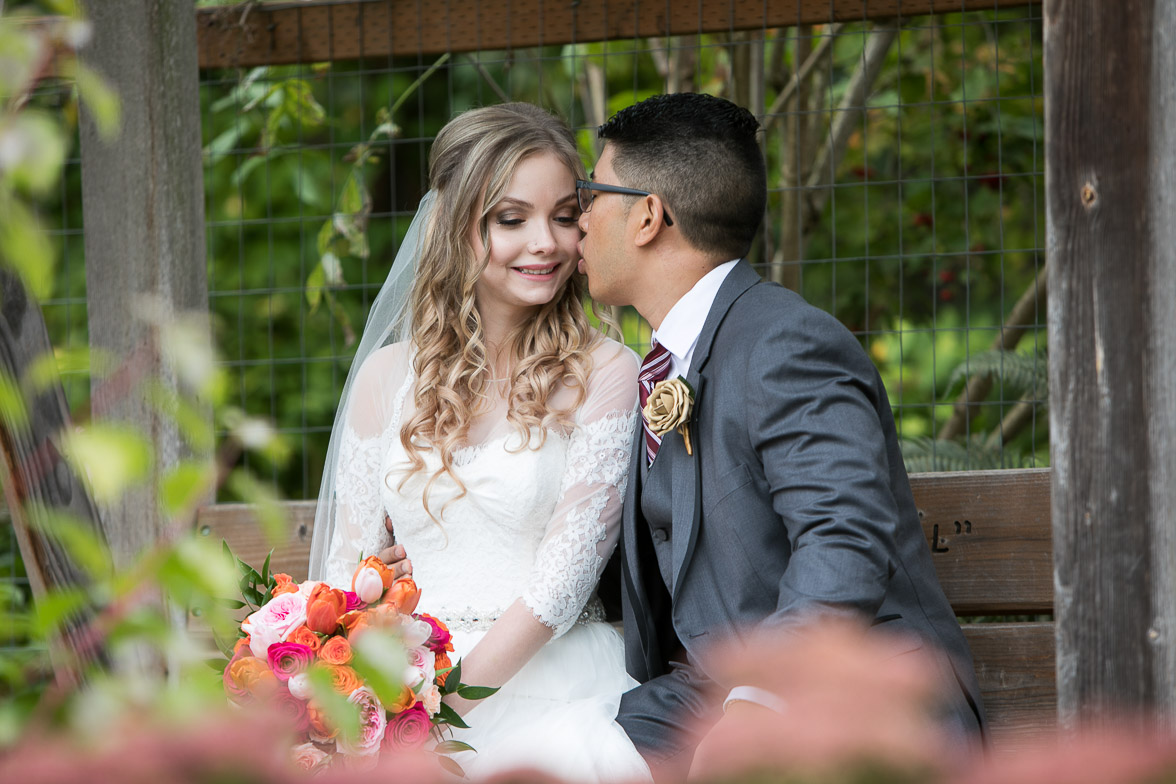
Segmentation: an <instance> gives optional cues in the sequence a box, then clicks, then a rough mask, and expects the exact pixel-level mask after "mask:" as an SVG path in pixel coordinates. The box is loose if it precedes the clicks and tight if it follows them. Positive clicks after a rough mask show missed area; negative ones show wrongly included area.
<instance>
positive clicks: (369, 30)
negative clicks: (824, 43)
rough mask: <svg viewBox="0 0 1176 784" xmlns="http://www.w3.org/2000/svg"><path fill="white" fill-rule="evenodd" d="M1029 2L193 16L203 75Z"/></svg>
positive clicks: (902, 0)
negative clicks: (224, 70) (208, 71)
mask: <svg viewBox="0 0 1176 784" xmlns="http://www.w3.org/2000/svg"><path fill="white" fill-rule="evenodd" d="M1026 5H1032V4H1031V3H1026V2H1025V0H768V1H767V2H764V0H700V1H699V2H692V3H652V2H645V3H642V2H639V0H579V2H565V1H563V0H561V1H560V2H552V0H546V2H545V1H544V0H511V1H510V2H508V3H498V4H490V3H487V2H484V1H483V0H450V1H449V2H445V3H442V2H435V1H434V2H420V1H419V0H349V2H323V1H322V0H319V1H318V2H301V3H266V4H264V5H257V4H253V3H250V4H243V7H225V8H205V9H201V10H199V11H198V12H197V19H198V21H197V34H198V37H199V50H200V67H201V68H232V67H252V66H258V65H283V64H291V63H312V62H326V61H330V60H355V59H360V58H365V57H384V58H386V57H392V56H406V55H407V56H415V55H438V54H441V53H444V52H474V51H485V50H497V49H516V48H521V47H530V46H544V45H562V44H570V43H583V42H592V41H604V40H616V39H626V38H646V37H650V36H669V35H693V34H697V33H725V32H732V31H736V30H762V29H765V28H776V27H792V26H794V25H800V24H819V23H825V22H853V21H862V20H866V19H883V18H887V17H898V16H901V17H911V16H917V15H921V14H930V13H954V12H959V11H968V10H978V11H991V10H993V9H996V8H1005V7H1015V6H1026Z"/></svg>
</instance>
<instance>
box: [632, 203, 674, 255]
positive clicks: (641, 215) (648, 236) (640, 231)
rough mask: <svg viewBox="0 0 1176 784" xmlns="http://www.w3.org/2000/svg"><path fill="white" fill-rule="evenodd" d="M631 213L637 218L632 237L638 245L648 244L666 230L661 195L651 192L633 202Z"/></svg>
mask: <svg viewBox="0 0 1176 784" xmlns="http://www.w3.org/2000/svg"><path fill="white" fill-rule="evenodd" d="M631 214H632V215H634V216H635V217H636V218H637V219H638V224H637V234H636V235H635V236H634V237H633V241H634V243H636V244H637V246H638V247H644V246H645V245H648V244H649V243H651V242H653V240H654V238H655V237H657V236H658V235H659V234H661V233H662V232H663V231H666V223H665V208H664V206H663V205H662V201H661V197H660V196H658V195H656V194H652V193H651V194H650V195H648V196H645V197H643V198H642V199H641V201H639V202H637V203H636V204H634V205H633V212H632V213H631Z"/></svg>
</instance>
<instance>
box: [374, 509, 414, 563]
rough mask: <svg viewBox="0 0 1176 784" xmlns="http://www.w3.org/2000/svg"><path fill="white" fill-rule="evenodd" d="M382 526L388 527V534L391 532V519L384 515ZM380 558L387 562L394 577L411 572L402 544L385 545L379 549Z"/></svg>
mask: <svg viewBox="0 0 1176 784" xmlns="http://www.w3.org/2000/svg"><path fill="white" fill-rule="evenodd" d="M384 527H385V528H387V529H388V534H389V535H391V534H392V521H391V520H390V519H389V518H388V517H387V516H385V517H384ZM380 560H381V561H383V562H384V563H386V564H388V566H390V567H391V568H392V574H393V575H394V577H395V579H400V578H401V577H407V576H408V575H410V574H412V561H410V560H408V554H407V553H405V551H404V545H402V544H394V545H392V546H391V547H385V548H384V549H383V550H381V551H380Z"/></svg>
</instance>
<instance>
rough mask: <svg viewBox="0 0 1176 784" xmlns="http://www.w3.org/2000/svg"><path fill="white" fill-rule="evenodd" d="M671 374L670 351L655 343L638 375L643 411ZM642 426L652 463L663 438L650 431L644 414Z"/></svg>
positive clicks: (649, 459)
mask: <svg viewBox="0 0 1176 784" xmlns="http://www.w3.org/2000/svg"><path fill="white" fill-rule="evenodd" d="M669 374H670V352H669V349H667V348H666V347H665V346H663V345H661V344H660V343H656V342H655V343H654V344H653V348H651V349H650V350H649V353H648V354H646V355H645V360H644V361H643V362H642V363H641V372H640V373H638V375H637V381H638V383H639V384H640V386H641V390H640V392H639V393H638V399H639V402H640V403H641V409H642V411H644V410H645V401H647V400H649V393H650V392H652V391H653V388H654V386H655V385H656V384H657V383H658V382H659V381H664V380H665V378H666V376H668V375H669ZM641 424H642V425H643V426H644V427H645V457H646V460H647V461H648V462H649V463H652V462H653V458H655V457H657V448H658V447H659V446H661V437H660V436H658V435H657V434H656V433H654V432H653V431H652V430H650V429H649V421H648V420H646V418H645V416H644V414H642V416H641Z"/></svg>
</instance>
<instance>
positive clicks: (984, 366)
mask: <svg viewBox="0 0 1176 784" xmlns="http://www.w3.org/2000/svg"><path fill="white" fill-rule="evenodd" d="M973 376H990V377H991V378H992V382H993V384H995V385H1000V386H1003V388H1004V397H1005V398H1006V399H1010V400H1015V399H1017V398H1021V397H1029V398H1032V399H1034V400H1039V401H1045V400H1046V399H1047V397H1048V395H1049V358H1048V355H1047V354H1046V352H1045V351H1038V352H1035V353H1032V354H1022V353H1019V352H1016V351H1001V350H999V349H994V350H991V351H982V352H980V353H979V354H973V355H971V356H969V357H968V358H967V359H965V360H964V361H963V362H962V363H960V364H959V365H957V366H956V367H955V369H954V370H952V372H951V376H950V377H949V378H948V381H947V396H948V397H955V396H956V395H958V394H959V393H960V391H961V390H962V389H963V388H964V385H965V384H966V383H967V382H968V379H969V378H972V377H973Z"/></svg>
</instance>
